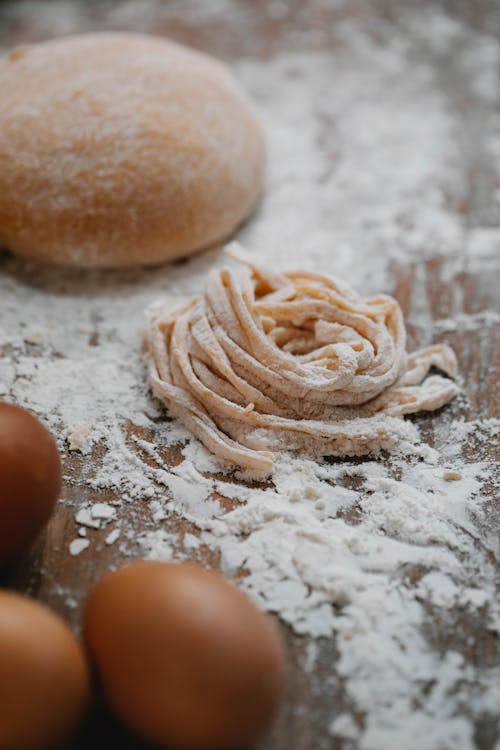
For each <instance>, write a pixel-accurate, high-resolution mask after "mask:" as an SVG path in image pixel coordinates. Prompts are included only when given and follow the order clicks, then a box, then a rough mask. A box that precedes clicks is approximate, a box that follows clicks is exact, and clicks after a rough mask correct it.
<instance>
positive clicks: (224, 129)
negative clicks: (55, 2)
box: [0, 33, 264, 267]
mask: <svg viewBox="0 0 500 750" xmlns="http://www.w3.org/2000/svg"><path fill="white" fill-rule="evenodd" d="M263 167H264V141H263V136H262V132H261V130H260V127H259V124H258V122H257V120H256V119H255V116H254V114H253V113H252V111H251V108H250V106H249V104H248V102H247V100H246V99H245V98H244V96H243V95H242V94H241V93H240V91H239V89H238V87H237V85H236V84H235V82H234V81H233V79H232V78H231V76H230V75H229V74H228V72H227V71H226V70H225V68H224V67H223V66H222V65H221V64H220V63H218V62H217V61H215V60H214V59H212V58H210V57H208V56H206V55H204V54H201V53H199V52H195V51H194V50H191V49H188V48H186V47H183V46H181V45H178V44H175V43H174V42H171V41H167V40H164V39H158V38H155V37H149V36H143V35H140V34H125V33H101V34H88V35H83V36H74V37H67V38H64V39H59V40H54V41H49V42H44V43H42V44H37V45H33V46H28V47H22V48H19V49H15V50H13V51H12V52H11V53H10V54H9V55H8V56H7V57H5V58H3V60H2V61H0V244H2V245H4V246H5V247H7V248H9V249H10V250H12V251H14V252H16V253H18V254H20V255H23V256H26V257H29V258H34V259H36V260H42V261H48V262H52V263H60V264H64V265H69V266H77V267H121V266H137V265H145V264H152V263H158V262H161V261H165V260H169V259H172V258H176V257H180V256H183V255H187V254H189V253H192V252H193V251H195V250H197V249H200V248H203V247H205V246H208V245H210V244H211V243H214V242H216V241H218V240H221V239H223V238H224V237H225V236H227V235H228V234H230V233H231V231H232V230H233V229H234V228H235V227H236V226H237V225H238V223H239V222H241V221H242V219H243V218H244V217H245V216H246V215H247V214H248V213H249V211H250V210H251V209H252V207H253V206H254V204H255V202H256V200H257V197H258V195H259V192H260V189H261V185H262V177H263Z"/></svg>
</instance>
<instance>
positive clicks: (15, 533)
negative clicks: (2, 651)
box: [0, 403, 62, 750]
mask: <svg viewBox="0 0 500 750" xmlns="http://www.w3.org/2000/svg"><path fill="white" fill-rule="evenodd" d="M61 481H62V480H61V460H60V458H59V451H58V449H57V445H56V441H55V440H54V438H53V437H52V435H51V434H50V432H49V431H48V430H47V429H46V428H45V427H44V425H43V424H42V423H41V422H40V420H38V419H37V418H36V417H35V416H33V414H30V412H28V411H26V410H25V409H21V407H20V406H15V405H14V404H6V403H0V565H1V564H2V563H4V562H7V561H8V560H11V559H13V558H14V557H17V556H18V555H19V554H21V552H24V551H25V550H26V549H27V548H28V547H29V546H30V544H31V543H32V542H33V541H34V540H35V539H36V537H37V536H38V534H39V533H40V532H41V531H42V529H43V527H44V526H45V524H46V523H48V521H49V519H50V517H51V515H52V513H53V511H54V508H55V505H56V502H57V498H58V497H59V493H60V491H61ZM0 750H1V745H0Z"/></svg>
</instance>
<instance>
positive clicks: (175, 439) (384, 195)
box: [0, 3, 500, 750]
mask: <svg viewBox="0 0 500 750" xmlns="http://www.w3.org/2000/svg"><path fill="white" fill-rule="evenodd" d="M58 5H64V6H65V7H66V5H65V4H61V3H59V4H58ZM70 5H71V4H67V7H68V8H69V7H70ZM125 5H127V6H130V8H131V9H132V10H133V8H132V5H133V4H131V3H128V4H125ZM142 5H144V3H142ZM270 5H272V6H275V11H276V9H277V8H278V5H279V3H278V4H276V3H272V4H270ZM132 10H131V11H130V12H132ZM278 10H279V8H278ZM72 12H73V11H72ZM273 12H274V11H273ZM276 12H277V11H276ZM68 13H69V11H68ZM424 16H425V14H420V15H419V14H416V15H415V14H412V13H411V12H408V13H407V14H402V15H401V19H402V20H401V21H400V26H399V27H398V28H392V29H391V30H390V33H389V32H387V30H386V31H385V32H384V28H383V27H381V30H375V31H376V33H374V34H373V35H370V34H368V33H367V32H365V31H364V30H362V29H361V28H358V27H356V26H353V25H352V24H350V23H348V22H344V23H341V24H339V25H338V27H337V28H336V29H335V32H334V42H332V49H331V52H330V53H328V54H326V53H325V52H307V53H305V52H295V53H283V54H281V55H278V56H277V57H275V58H274V59H271V60H269V61H265V62H264V61H253V60H248V61H240V62H237V63H235V64H234V72H235V74H236V76H237V77H238V78H239V79H240V81H241V83H242V85H243V86H244V87H245V88H246V90H247V91H248V92H249V94H250V95H251V96H252V97H253V99H254V100H255V102H256V106H257V108H258V111H259V114H260V117H261V119H262V122H263V125H264V128H265V130H266V132H267V136H268V141H269V174H268V184H267V188H266V194H265V198H264V201H263V203H262V205H261V207H260V210H259V211H258V213H257V215H256V216H255V217H253V219H252V220H251V221H250V222H249V223H248V224H247V225H246V227H245V228H244V229H243V230H242V232H241V233H240V236H239V238H238V239H239V240H240V241H241V242H242V243H243V244H244V246H245V248H246V249H247V250H248V251H250V252H252V253H255V254H256V255H260V256H262V258H264V259H265V260H266V262H267V263H269V260H270V259H272V260H273V262H275V263H276V265H277V266H278V267H290V266H292V267H301V268H303V267H306V268H310V269H320V270H321V271H322V272H329V271H331V272H334V273H335V274H337V275H340V276H344V277H345V278H347V279H348V280H349V281H350V282H351V283H352V284H353V286H355V288H357V289H358V290H359V291H360V292H361V293H363V294H370V293H373V292H377V291H386V292H389V293H391V292H394V289H393V288H392V286H391V284H392V279H393V272H394V269H395V268H399V269H401V268H403V269H405V268H406V269H412V268H414V265H413V264H415V263H416V262H419V263H420V265H419V266H418V269H420V270H417V271H416V273H417V274H418V273H421V272H422V271H421V269H422V268H423V265H422V263H423V259H424V258H435V257H440V258H442V259H443V263H444V266H443V268H445V269H446V273H447V274H448V278H447V281H448V282H449V294H450V300H451V301H450V303H449V305H450V307H449V309H448V310H447V311H446V313H445V315H444V316H443V317H442V318H441V319H439V320H437V322H436V321H432V319H431V315H430V311H429V304H428V300H427V299H426V298H425V296H418V295H415V298H413V299H411V300H409V301H408V300H401V302H402V303H405V304H406V303H408V304H407V308H408V309H409V311H410V315H409V323H410V325H411V331H412V335H413V336H414V337H415V338H418V344H419V345H425V344H427V343H429V342H431V341H432V340H433V337H434V336H438V335H439V336H440V337H442V338H444V340H446V336H447V334H456V332H457V331H458V332H460V331H466V332H467V333H468V335H470V334H471V333H472V334H473V335H477V336H478V337H480V336H481V332H484V330H485V329H486V328H487V327H491V326H494V325H496V324H498V318H499V316H498V314H497V313H496V312H495V311H492V310H477V311H475V312H474V313H473V314H466V313H464V312H463V306H462V303H463V290H462V287H461V286H460V285H459V284H456V283H455V280H456V278H457V276H458V275H459V274H460V273H461V272H463V271H467V270H474V269H479V270H485V271H487V272H488V274H491V273H492V272H493V271H494V270H495V268H497V265H498V247H499V243H500V229H496V228H492V227H491V226H481V225H476V226H473V227H471V226H468V225H467V222H466V219H465V218H464V215H463V213H461V212H460V211H459V210H458V207H459V206H460V205H461V203H462V202H463V200H464V199H465V197H466V194H467V178H468V175H467V164H466V161H465V160H464V143H463V132H462V130H461V126H460V123H461V119H460V117H461V116H460V113H459V112H458V110H457V109H456V108H455V104H456V103H454V102H453V101H452V99H451V98H450V97H449V96H448V95H447V94H446V90H445V89H443V88H441V84H440V81H439V80H438V79H437V78H436V72H435V71H436V66H435V65H433V64H432V63H431V57H432V55H434V56H438V58H439V56H441V55H446V54H447V51H449V50H451V49H452V48H455V49H456V48H457V47H460V45H462V51H461V53H460V56H459V63H460V65H462V66H463V70H466V71H467V74H468V79H469V80H472V81H473V86H474V91H472V92H471V96H473V97H477V99H478V101H480V102H483V103H484V104H485V106H487V105H488V102H490V101H493V100H494V97H495V96H496V95H497V93H498V78H497V77H495V76H496V73H495V71H497V70H498V61H499V60H500V49H499V45H498V44H497V43H496V42H495V41H494V40H493V39H491V38H489V37H485V36H481V35H480V34H477V37H476V40H475V45H474V49H471V48H470V47H468V46H467V45H466V44H465V43H464V39H465V35H464V30H463V28H462V27H461V26H460V24H458V23H457V22H455V21H452V20H451V19H449V18H447V17H446V16H444V15H440V14H439V13H438V12H436V13H435V15H434V16H433V19H434V21H433V25H432V31H430V30H429V27H428V24H426V23H425V17H424ZM68 23H69V25H70V26H71V23H70V22H68ZM65 30H69V29H65ZM468 38H469V37H468ZM422 45H427V47H428V53H429V63H428V64H427V63H423V62H422V60H423V59H425V57H424V56H423V55H422V54H420V56H419V57H418V58H417V57H416V56H415V50H416V49H421V47H422ZM484 128H485V129H484V133H483V136H484V144H485V149H486V150H487V151H488V159H489V160H490V166H491V168H492V169H498V184H500V119H499V118H498V117H497V118H496V119H495V118H494V117H492V118H491V121H489V122H488V124H487V125H485V126H484ZM497 200H498V201H499V202H500V194H499V195H498V196H497ZM222 261H223V258H222V257H221V253H220V250H212V251H209V252H207V253H204V254H201V255H199V256H197V257H195V258H193V259H191V260H190V261H189V262H187V263H184V264H177V265H174V266H172V267H167V268H160V269H152V270H146V271H141V272H135V271H134V272H119V273H83V274H72V273H69V272H64V271H57V270H51V269H40V268H38V267H34V266H31V265H29V264H24V263H21V262H18V261H16V260H14V259H12V258H9V257H7V256H6V257H5V258H4V259H3V260H2V262H1V265H0V309H1V316H0V352H1V353H2V356H1V357H0V397H1V398H4V399H6V400H11V401H15V402H17V403H20V404H21V405H24V406H26V407H28V408H30V409H32V410H34V411H35V412H36V413H37V414H39V415H40V417H41V418H42V419H43V420H44V421H45V423H46V424H47V425H48V426H49V428H50V429H51V430H52V431H53V432H54V434H56V435H57V437H58V440H59V443H60V446H61V448H62V449H63V450H65V451H68V452H69V453H71V454H72V457H73V458H72V461H73V465H74V463H75V462H76V463H78V464H79V467H80V469H81V474H82V475H83V478H82V477H81V476H80V471H79V472H78V479H77V480H76V479H75V476H76V474H75V476H73V474H72V473H71V472H70V473H69V475H68V477H67V481H68V486H69V487H71V484H72V483H74V482H77V484H78V487H79V488H80V489H79V492H78V493H74V492H73V493H72V494H71V497H72V498H74V497H75V495H76V494H78V497H79V504H78V505H77V506H75V507H74V514H75V538H74V540H73V541H72V542H71V548H70V551H71V553H72V554H74V555H78V554H81V555H82V556H83V555H92V551H93V550H94V549H97V548H99V547H102V546H104V545H112V544H113V545H115V547H114V549H116V551H117V552H119V553H120V555H121V556H122V557H124V558H125V557H126V556H128V555H135V556H137V555H140V554H142V555H144V556H148V557H152V558H162V559H171V558H175V559H182V558H183V557H187V558H194V559H197V558H199V559H203V560H206V559H207V555H209V556H210V555H213V556H214V559H215V560H218V561H219V562H220V565H221V567H222V569H223V571H224V572H225V573H226V574H227V575H228V576H230V577H231V576H236V575H237V574H238V575H239V576H240V574H241V571H244V575H243V576H240V577H239V578H238V580H239V584H240V585H241V586H242V587H243V588H244V589H245V590H247V591H248V592H249V593H250V594H251V595H252V596H253V597H254V599H255V600H256V601H257V602H258V603H259V604H260V605H261V606H262V607H263V608H264V609H267V610H270V611H273V612H276V613H278V615H279V616H280V618H281V619H282V620H283V621H284V622H285V623H287V624H288V625H289V626H290V627H291V628H292V629H293V630H294V631H295V632H296V633H299V634H304V635H307V636H309V637H310V641H309V646H308V650H307V657H308V658H307V664H306V666H308V667H310V668H311V669H313V667H314V664H315V658H316V654H319V653H320V652H321V648H322V647H323V645H324V643H323V642H322V641H315V640H313V639H316V638H328V639H332V638H333V639H335V646H336V649H337V654H338V656H337V659H338V660H337V663H336V665H335V669H333V667H332V669H331V670H330V671H331V672H333V671H335V674H336V675H337V676H338V678H339V679H341V680H342V681H343V683H344V686H345V692H346V695H347V698H348V702H349V710H347V709H346V711H345V712H343V713H340V714H339V712H338V708H337V707H336V706H335V705H334V704H333V703H332V709H331V725H330V734H331V736H332V737H341V738H344V740H345V742H346V745H345V747H351V746H352V747H354V746H356V747H359V748H362V749H363V750H380V748H404V749H405V750H413V749H415V750H417V749H418V750H446V749H447V748H450V750H451V749H453V750H473V748H474V747H476V740H475V734H474V733H475V727H476V724H477V722H479V721H481V717H487V716H490V717H491V716H493V717H498V715H499V706H500V666H495V664H494V663H493V662H492V666H491V667H490V668H482V669H481V670H478V669H477V668H476V667H475V666H474V661H473V659H470V660H465V659H464V657H463V656H462V655H461V654H460V653H458V652H457V651H454V650H453V649H452V648H447V647H446V646H443V644H442V643H441V644H440V643H437V642H436V639H435V638H434V635H435V633H433V630H432V623H433V622H440V623H445V624H446V623H453V622H454V621H455V619H456V618H457V617H458V616H460V617H462V618H469V619H470V621H471V622H474V623H476V624H477V623H480V627H481V632H482V633H483V636H484V637H491V638H492V639H493V640H494V639H495V637H496V638H498V636H499V634H500V607H499V604H498V598H497V595H496V590H497V589H496V587H497V586H498V574H497V577H496V576H495V567H494V560H495V557H498V555H499V552H500V549H499V543H498V535H497V534H495V533H494V532H493V529H494V523H495V522H496V523H497V525H498V511H495V508H494V503H493V500H492V498H493V497H494V493H495V488H496V489H498V487H497V485H495V478H494V475H493V465H492V455H493V454H492V450H491V446H492V443H493V442H494V439H495V437H498V432H499V424H498V421H496V420H493V419H487V418H485V419H482V420H481V419H478V420H476V421H474V422H470V421H466V419H465V418H464V416H463V415H464V414H467V394H466V393H465V394H464V397H463V398H462V399H458V400H457V402H456V403H453V404H452V405H451V406H450V407H448V408H446V409H445V410H444V411H443V412H442V413H439V414H437V415H435V416H434V417H433V421H432V427H429V426H428V424H429V423H428V421H427V420H426V421H425V439H424V437H422V439H421V440H420V439H418V440H417V443H416V445H414V446H413V447H412V448H411V455H410V456H405V455H403V454H402V455H400V456H393V457H391V459H390V460H389V461H386V462H383V461H377V462H376V461H373V460H368V461H335V462H328V461H324V462H322V463H318V462H314V461H311V460H309V459H304V458H300V457H298V458H297V457H291V456H289V455H282V456H280V457H279V458H278V461H277V467H276V473H275V475H274V478H273V481H272V482H270V483H269V484H266V485H258V486H255V485H251V484H248V483H245V482H243V481H241V480H238V479H237V478H236V477H235V476H233V475H226V476H225V477H224V479H221V474H220V473H218V472H219V467H218V466H217V464H216V463H215V462H214V460H213V459H212V458H211V457H210V456H209V455H208V454H207V452H206V451H205V450H204V449H203V448H202V447H201V446H200V445H199V444H198V443H197V442H196V441H193V440H191V439H190V437H189V435H188V433H187V432H185V430H184V429H183V428H181V427H180V426H179V425H177V424H175V423H173V422H169V421H168V420H166V419H165V415H164V413H163V411H162V409H161V408H160V406H159V405H158V404H157V403H156V402H153V400H152V399H151V397H150V395H149V392H148V388H147V383H146V371H145V364H144V360H143V354H142V350H141V345H142V332H143V327H144V317H143V313H144V310H145V308H146V307H147V306H148V305H149V304H150V303H151V302H152V301H153V300H155V299H156V298H158V297H159V296H164V295H169V296H173V297H181V296H183V295H187V294H189V295H191V294H193V293H196V292H197V291H199V290H200V289H201V287H202V284H203V280H204V278H205V276H206V274H207V271H208V269H209V268H210V267H211V266H212V265H213V264H220V263H221V262H222ZM424 287H425V284H423V283H422V284H420V286H419V288H420V289H423V288H424ZM440 340H441V339H440ZM466 374H467V373H466ZM417 423H418V422H417ZM429 443H433V445H434V447H429ZM175 446H178V447H177V448H176V447H175ZM173 456H176V461H178V463H177V465H175V466H174V467H173V468H172V460H171V459H172V457H173ZM70 463H71V462H70ZM69 465H70V464H69ZM68 471H69V469H68ZM90 489H93V490H95V489H98V490H102V491H103V493H105V492H106V491H111V492H112V493H113V494H111V495H110V494H109V492H108V494H106V495H104V494H103V502H100V503H97V504H96V503H95V502H94V504H91V503H90V502H89V500H88V498H89V496H90V495H89V491H90ZM93 497H94V498H95V493H94V494H93ZM110 497H111V498H112V499H110ZM64 500H66V502H69V495H68V497H66V498H63V501H64ZM137 504H140V508H141V514H142V516H143V517H146V518H148V519H149V521H148V523H146V525H145V527H144V528H145V529H146V530H145V531H144V532H143V533H142V534H141V536H140V538H139V539H137V535H136V533H135V531H134V527H133V525H132V524H131V522H130V518H131V516H130V513H131V508H132V507H133V506H134V505H137ZM495 513H496V515H495ZM178 517H181V518H183V519H185V520H186V522H187V525H188V527H189V529H190V532H189V533H184V532H179V531H178V527H177V526H176V524H175V523H174V521H175V519H177V518H178ZM488 529H491V531H490V532H488ZM73 593H74V596H76V597H78V595H79V594H78V592H73ZM72 595H73V594H72ZM447 627H449V628H450V629H451V628H452V627H453V626H452V624H450V625H449V626H447ZM445 629H446V628H445ZM488 634H489V635H488ZM497 645H498V644H497ZM328 689H329V688H328V686H325V691H326V690H328ZM351 709H352V710H351ZM354 717H357V718H356V720H355V719H354ZM499 736H500V725H499ZM330 740H331V738H330ZM495 741H496V740H495ZM350 742H352V743H353V744H352V745H350V744H349V743H350ZM329 746H330V745H329V744H326V745H325V747H329ZM318 747H319V745H318ZM496 749H497V750H499V749H500V742H498V743H497V745H496Z"/></svg>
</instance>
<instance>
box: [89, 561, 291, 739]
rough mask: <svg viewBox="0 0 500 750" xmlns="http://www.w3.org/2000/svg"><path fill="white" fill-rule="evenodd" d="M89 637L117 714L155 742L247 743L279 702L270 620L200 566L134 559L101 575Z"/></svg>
mask: <svg viewBox="0 0 500 750" xmlns="http://www.w3.org/2000/svg"><path fill="white" fill-rule="evenodd" d="M85 637H86V641H87V643H88V645H89V647H90V650H91V653H92V655H93V656H94V658H95V661H96V664H97V667H98V671H99V673H100V676H101V678H102V682H103V685H104V689H105V691H106V695H107V697H108V699H109V701H110V704H111V706H112V707H113V708H114V710H115V712H116V713H117V714H118V716H120V717H121V718H122V720H123V721H124V722H125V724H127V725H128V726H130V727H132V728H133V729H135V730H136V731H137V732H139V733H140V734H141V735H142V736H143V737H145V738H146V739H149V740H151V741H153V742H154V743H157V744H159V745H160V746H163V747H168V748H171V747H175V748H179V750H181V748H182V749H184V748H186V749H189V750H191V749H192V748H196V750H234V749H235V748H243V747H250V746H252V747H253V744H254V742H255V741H256V740H257V739H258V738H260V736H261V735H262V733H263V732H264V731H265V730H266V729H267V728H268V727H269V724H270V723H271V721H272V719H273V718H274V716H275V714H276V711H277V709H278V708H279V705H280V702H281V698H282V695H283V685H284V674H285V666H284V651H283V645H282V643H281V639H280V636H279V633H278V631H277V629H276V628H275V627H274V623H273V622H272V621H271V620H270V619H269V618H268V617H267V616H266V615H264V614H263V613H262V612H260V611H259V610H258V609H257V608H256V607H255V606H254V605H253V604H252V603H251V602H250V600H249V599H248V598H247V597H246V596H245V595H244V594H243V593H242V592H241V591H239V590H238V589H236V588H235V587H234V586H231V585H230V584H229V583H227V581H225V580H224V578H223V577H222V576H221V575H218V574H216V573H209V572H208V571H206V570H204V569H203V568H202V567H201V566H199V565H191V564H187V565H179V564H175V563H162V562H138V563H134V564H132V565H128V566H126V567H124V568H121V569H119V570H117V571H116V572H114V573H111V574H110V575H108V576H105V577H104V579H103V580H102V581H101V582H100V583H99V584H98V586H97V588H96V590H95V591H94V593H93V594H92V596H91V597H90V599H89V602H88V604H87V608H86V612H85Z"/></svg>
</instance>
